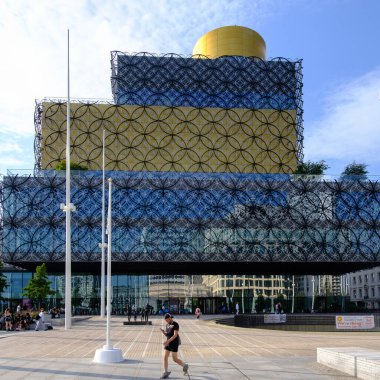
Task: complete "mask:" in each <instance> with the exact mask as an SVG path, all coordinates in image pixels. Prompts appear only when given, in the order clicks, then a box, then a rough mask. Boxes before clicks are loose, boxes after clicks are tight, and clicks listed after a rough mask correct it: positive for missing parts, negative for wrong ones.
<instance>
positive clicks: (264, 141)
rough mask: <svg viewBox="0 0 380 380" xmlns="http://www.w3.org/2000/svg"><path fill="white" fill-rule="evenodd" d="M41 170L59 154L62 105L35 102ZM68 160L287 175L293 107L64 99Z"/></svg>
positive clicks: (293, 159) (292, 156) (291, 164)
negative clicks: (71, 101)
mask: <svg viewBox="0 0 380 380" xmlns="http://www.w3.org/2000/svg"><path fill="white" fill-rule="evenodd" d="M42 108H43V114H42V157H41V167H42V169H54V168H55V167H56V165H57V163H58V161H60V160H62V159H64V158H65V146H66V105H64V104H56V103H43V105H42ZM71 112H72V122H71V147H72V148H71V160H72V162H75V163H78V164H81V165H84V166H86V167H87V168H88V169H92V170H99V169H101V167H102V131H103V128H104V129H105V130H106V148H105V156H106V169H107V170H131V171H181V172H236V173H292V172H293V171H294V170H295V169H296V166H297V156H296V144H297V134H296V123H295V118H296V111H294V110H290V111H277V110H266V109H262V110H250V109H240V108H237V109H220V108H207V109H199V108H192V107H176V108H171V107H164V106H152V107H139V106H116V105H112V104H86V105H84V104H72V105H71Z"/></svg>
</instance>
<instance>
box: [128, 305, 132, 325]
mask: <svg viewBox="0 0 380 380" xmlns="http://www.w3.org/2000/svg"><path fill="white" fill-rule="evenodd" d="M127 313H128V322H130V321H131V317H132V307H131V306H128V311H127Z"/></svg>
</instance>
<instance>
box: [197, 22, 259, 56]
mask: <svg viewBox="0 0 380 380" xmlns="http://www.w3.org/2000/svg"><path fill="white" fill-rule="evenodd" d="M265 53H266V45H265V41H264V39H263V38H262V37H261V36H260V34H259V33H257V32H255V31H254V30H252V29H249V28H246V27H244V26H223V27H221V28H217V29H214V30H211V31H210V32H208V33H206V34H205V35H203V36H202V37H201V38H200V39H199V40H198V42H197V43H196V44H195V46H194V49H193V55H204V56H207V57H208V58H218V57H221V56H224V55H240V56H244V57H260V58H261V59H265Z"/></svg>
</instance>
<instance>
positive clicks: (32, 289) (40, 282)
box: [22, 263, 55, 306]
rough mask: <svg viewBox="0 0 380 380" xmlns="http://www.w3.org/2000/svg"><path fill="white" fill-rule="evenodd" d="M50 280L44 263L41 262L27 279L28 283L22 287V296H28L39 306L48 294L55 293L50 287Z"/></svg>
mask: <svg viewBox="0 0 380 380" xmlns="http://www.w3.org/2000/svg"><path fill="white" fill-rule="evenodd" d="M50 284H51V281H49V278H48V275H47V269H46V264H45V263H43V264H41V265H38V266H37V267H36V272H35V273H34V275H33V277H32V278H31V279H30V280H29V283H28V285H27V286H26V287H25V288H24V293H23V294H22V295H23V296H24V297H28V298H30V299H31V300H33V302H36V303H37V304H38V305H39V306H41V303H42V301H43V300H45V299H46V298H47V296H49V295H53V294H55V292H54V291H52V290H51V288H50Z"/></svg>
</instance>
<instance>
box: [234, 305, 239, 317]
mask: <svg viewBox="0 0 380 380" xmlns="http://www.w3.org/2000/svg"><path fill="white" fill-rule="evenodd" d="M235 309H236V315H239V302H236V306H235Z"/></svg>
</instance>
